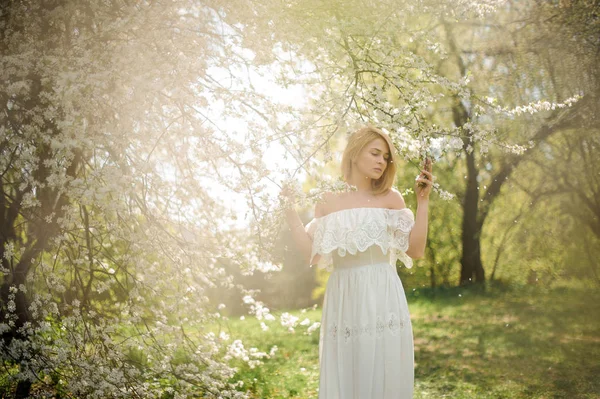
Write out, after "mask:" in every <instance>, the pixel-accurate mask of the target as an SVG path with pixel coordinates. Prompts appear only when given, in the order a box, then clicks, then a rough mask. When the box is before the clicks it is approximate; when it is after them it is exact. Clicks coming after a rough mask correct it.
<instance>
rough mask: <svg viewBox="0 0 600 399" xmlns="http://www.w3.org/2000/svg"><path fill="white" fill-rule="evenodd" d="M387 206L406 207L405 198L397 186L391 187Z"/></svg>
mask: <svg viewBox="0 0 600 399" xmlns="http://www.w3.org/2000/svg"><path fill="white" fill-rule="evenodd" d="M385 200H386V203H387V207H388V208H390V209H404V208H406V203H405V202H404V198H403V197H402V194H400V191H398V190H396V189H395V188H393V187H392V188H391V189H390V191H389V192H388V193H387V194H386V197H385Z"/></svg>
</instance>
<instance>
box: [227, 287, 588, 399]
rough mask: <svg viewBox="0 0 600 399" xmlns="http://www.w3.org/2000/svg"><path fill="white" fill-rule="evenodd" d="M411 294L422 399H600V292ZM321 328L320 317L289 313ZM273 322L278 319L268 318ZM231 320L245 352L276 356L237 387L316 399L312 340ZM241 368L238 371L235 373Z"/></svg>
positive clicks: (243, 375)
mask: <svg viewBox="0 0 600 399" xmlns="http://www.w3.org/2000/svg"><path fill="white" fill-rule="evenodd" d="M407 292H409V294H408V300H409V308H410V311H411V320H412V325H413V335H414V341H415V395H414V399H421V398H423V399H424V398H453V399H463V398H478V399H487V398H490V399H491V398H538V399H542V398H565V399H566V398H569V399H584V398H585V399H592V398H600V379H599V378H598V376H599V375H600V290H598V289H597V288H596V289H589V288H588V289H581V288H579V289H575V288H555V289H552V290H548V289H544V288H541V287H520V288H506V287H505V288H500V287H498V286H496V287H495V288H494V287H490V286H488V288H487V289H486V290H485V291H482V290H478V289H465V288H451V289H437V290H415V291H410V290H407ZM289 312H290V313H292V314H293V315H295V316H297V317H299V320H300V321H301V320H303V319H305V318H309V319H310V320H311V321H314V320H316V321H319V320H320V316H321V312H320V308H318V309H316V310H308V311H306V312H305V313H301V312H300V311H289ZM275 315H276V316H277V314H275ZM270 325H271V326H272V327H271V328H270V329H269V330H268V331H266V332H263V331H262V329H261V327H260V322H259V321H257V320H255V319H251V318H250V317H246V320H237V319H236V320H233V318H232V320H230V331H229V333H230V334H231V336H232V337H241V338H242V339H243V342H244V346H245V347H246V349H248V348H250V347H252V346H255V347H257V348H259V349H260V350H262V351H265V352H268V348H270V347H272V346H273V345H277V347H278V351H277V353H276V354H275V356H274V357H272V358H271V359H266V360H265V364H264V365H262V366H260V367H257V368H254V369H251V368H249V367H247V366H245V367H244V366H242V367H240V369H239V372H238V374H237V375H236V377H235V380H238V379H241V380H243V381H244V387H245V388H248V389H250V390H251V391H252V392H253V395H254V397H255V398H317V396H318V385H319V367H318V340H319V330H316V331H315V332H313V333H312V335H310V336H309V335H304V334H303V332H304V331H306V328H307V326H298V328H296V332H295V333H294V334H290V333H287V332H286V331H285V329H284V327H274V324H270ZM240 364H241V363H240Z"/></svg>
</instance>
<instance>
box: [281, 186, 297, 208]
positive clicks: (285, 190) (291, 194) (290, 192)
mask: <svg viewBox="0 0 600 399" xmlns="http://www.w3.org/2000/svg"><path fill="white" fill-rule="evenodd" d="M296 200H297V194H296V191H295V190H294V187H293V186H292V184H291V183H290V182H289V181H286V182H284V183H283V184H282V186H281V191H280V192H279V203H280V204H281V206H282V207H283V208H285V209H290V208H293V206H294V204H295V203H296Z"/></svg>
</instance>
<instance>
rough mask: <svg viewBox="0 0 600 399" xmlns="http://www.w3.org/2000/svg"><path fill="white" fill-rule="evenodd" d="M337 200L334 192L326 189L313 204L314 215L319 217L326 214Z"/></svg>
mask: <svg viewBox="0 0 600 399" xmlns="http://www.w3.org/2000/svg"><path fill="white" fill-rule="evenodd" d="M336 202H337V196H336V194H335V193H332V192H329V191H326V192H324V193H323V195H322V196H321V201H319V202H317V203H316V205H315V217H321V216H325V215H327V214H328V213H329V212H331V209H332V208H333V207H334V206H335V203H336Z"/></svg>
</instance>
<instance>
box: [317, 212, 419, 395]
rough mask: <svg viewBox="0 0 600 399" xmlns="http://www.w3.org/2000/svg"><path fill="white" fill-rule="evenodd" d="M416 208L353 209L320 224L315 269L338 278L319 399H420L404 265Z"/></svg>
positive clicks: (331, 293) (326, 327)
mask: <svg viewBox="0 0 600 399" xmlns="http://www.w3.org/2000/svg"><path fill="white" fill-rule="evenodd" d="M414 223H415V222H414V214H413V213H412V211H411V210H410V209H408V208H404V209H387V208H350V209H343V210H339V211H335V212H332V213H330V214H327V215H325V216H323V217H318V218H314V219H313V220H311V221H310V223H308V224H307V225H306V227H305V229H306V231H307V232H308V234H309V236H310V237H311V238H312V240H313V244H312V256H311V259H312V262H311V263H313V264H317V266H318V267H320V268H324V269H326V270H328V271H330V272H331V274H330V276H329V280H328V281H327V287H326V290H325V297H324V300H323V313H322V317H321V330H320V337H319V363H320V377H319V399H392V398H394V399H412V397H413V384H414V349H413V335H412V325H411V321H410V314H409V311H408V305H407V302H406V295H405V292H404V287H403V286H402V282H401V281H400V278H399V276H398V274H397V272H396V260H398V259H400V260H401V261H402V262H403V263H404V265H405V266H406V267H408V268H410V267H412V264H413V263H412V259H411V258H410V257H409V256H408V255H407V254H406V253H405V251H406V250H407V249H408V244H409V237H410V232H411V230H412V228H413V226H414Z"/></svg>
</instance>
